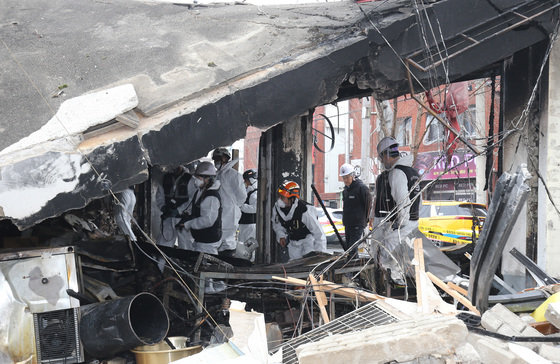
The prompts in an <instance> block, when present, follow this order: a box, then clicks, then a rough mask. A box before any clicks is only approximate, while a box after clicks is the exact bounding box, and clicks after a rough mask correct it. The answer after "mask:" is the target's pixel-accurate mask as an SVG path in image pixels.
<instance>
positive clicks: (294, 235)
mask: <svg viewBox="0 0 560 364" xmlns="http://www.w3.org/2000/svg"><path fill="white" fill-rule="evenodd" d="M297 201H298V205H297V206H296V209H295V211H294V215H293V216H292V219H291V220H288V221H284V220H283V219H282V217H281V216H280V214H278V220H279V221H280V225H282V226H283V227H284V229H286V231H287V232H288V237H289V238H290V240H301V239H303V238H305V237H306V236H307V235H309V234H311V231H309V229H308V228H307V226H305V224H304V223H303V221H302V216H303V213H304V212H306V211H307V203H306V202H304V201H302V200H297ZM276 209H278V206H276ZM290 209H291V207H285V208H283V209H281V210H282V212H283V213H284V214H287V213H289V212H290ZM277 212H278V211H277Z"/></svg>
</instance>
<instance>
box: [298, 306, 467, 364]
mask: <svg viewBox="0 0 560 364" xmlns="http://www.w3.org/2000/svg"><path fill="white" fill-rule="evenodd" d="M466 337H467V328H466V326H465V324H464V323H463V322H462V321H461V320H458V319H456V318H454V317H443V316H440V317H435V318H434V317H433V316H432V317H425V318H421V319H418V320H407V321H400V322H398V323H394V324H388V325H383V326H379V327H374V328H371V329H366V330H362V331H360V332H356V333H349V334H345V335H333V336H330V337H327V338H324V339H322V340H320V341H318V342H315V343H309V344H304V345H302V346H300V347H299V348H298V349H296V352H297V353H298V359H299V362H300V363H301V364H307V363H343V362H346V363H359V362H366V361H367V362H368V363H386V362H390V361H392V360H396V361H398V362H406V361H410V360H413V359H416V358H425V357H427V356H432V357H437V356H450V355H453V354H454V352H455V348H457V347H459V346H460V345H462V344H463V343H464V341H465V338H466Z"/></svg>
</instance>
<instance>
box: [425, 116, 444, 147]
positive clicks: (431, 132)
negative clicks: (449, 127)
mask: <svg viewBox="0 0 560 364" xmlns="http://www.w3.org/2000/svg"><path fill="white" fill-rule="evenodd" d="M426 125H428V130H427V131H426V135H425V136H424V144H425V145H429V144H432V143H436V142H443V141H444V140H445V132H444V128H443V125H441V123H440V122H439V121H437V119H436V118H435V117H433V116H432V115H428V117H427V118H426Z"/></svg>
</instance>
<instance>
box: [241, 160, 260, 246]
mask: <svg viewBox="0 0 560 364" xmlns="http://www.w3.org/2000/svg"><path fill="white" fill-rule="evenodd" d="M243 181H244V182H245V188H246V190H247V198H246V199H245V203H244V204H243V205H241V218H240V219H239V236H238V240H239V241H240V242H245V241H247V240H249V238H253V239H255V238H256V236H257V172H256V171H255V170H254V169H248V170H246V171H245V172H244V173H243Z"/></svg>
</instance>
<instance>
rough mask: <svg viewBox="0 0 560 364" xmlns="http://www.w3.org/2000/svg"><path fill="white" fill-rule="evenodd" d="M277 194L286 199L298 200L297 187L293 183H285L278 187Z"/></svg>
mask: <svg viewBox="0 0 560 364" xmlns="http://www.w3.org/2000/svg"><path fill="white" fill-rule="evenodd" d="M278 194H280V195H282V196H284V197H287V198H290V197H297V198H299V185H298V184H297V183H295V182H294V181H286V182H284V183H282V184H281V185H280V187H278Z"/></svg>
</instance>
